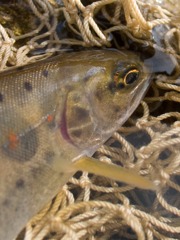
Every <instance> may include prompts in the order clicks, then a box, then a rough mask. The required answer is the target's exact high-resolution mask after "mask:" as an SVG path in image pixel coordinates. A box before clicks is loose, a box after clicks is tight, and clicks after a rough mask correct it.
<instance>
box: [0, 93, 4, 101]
mask: <svg viewBox="0 0 180 240" xmlns="http://www.w3.org/2000/svg"><path fill="white" fill-rule="evenodd" d="M3 100H4V96H3V94H2V93H0V102H3Z"/></svg>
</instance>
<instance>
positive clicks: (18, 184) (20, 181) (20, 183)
mask: <svg viewBox="0 0 180 240" xmlns="http://www.w3.org/2000/svg"><path fill="white" fill-rule="evenodd" d="M24 186H25V183H24V180H23V179H22V178H20V179H18V180H17V181H16V188H19V189H22V188H24Z"/></svg>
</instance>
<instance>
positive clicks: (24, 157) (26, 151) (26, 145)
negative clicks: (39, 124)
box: [3, 129, 38, 162]
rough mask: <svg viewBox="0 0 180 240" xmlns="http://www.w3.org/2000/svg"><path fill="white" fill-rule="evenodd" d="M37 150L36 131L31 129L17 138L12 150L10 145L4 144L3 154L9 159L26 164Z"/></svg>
mask: <svg viewBox="0 0 180 240" xmlns="http://www.w3.org/2000/svg"><path fill="white" fill-rule="evenodd" d="M37 148H38V137H37V134H36V130H34V129H33V130H30V131H29V132H27V133H25V134H24V135H23V136H20V137H19V138H18V143H17V146H15V147H13V148H12V147H11V143H9V142H7V143H6V144H4V145H3V152H4V153H5V154H6V155H8V156H9V157H10V158H11V159H14V160H18V161H19V162H27V161H30V160H31V158H32V157H33V156H34V155H35V153H36V151H37Z"/></svg>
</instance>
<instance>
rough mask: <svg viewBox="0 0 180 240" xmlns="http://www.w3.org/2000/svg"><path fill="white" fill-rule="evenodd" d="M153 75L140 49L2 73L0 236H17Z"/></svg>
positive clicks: (64, 58)
mask: <svg viewBox="0 0 180 240" xmlns="http://www.w3.org/2000/svg"><path fill="white" fill-rule="evenodd" d="M149 79H150V74H149V72H148V70H147V69H146V68H145V67H144V65H143V63H142V62H141V61H140V59H139V57H138V56H137V55H136V54H133V53H131V52H126V51H123V52H119V51H115V50H94V51H84V52H78V53H62V54H61V55H59V56H56V57H54V58H52V59H48V60H45V61H42V62H37V63H35V64H31V65H28V66H24V67H19V68H15V69H13V70H9V71H5V72H2V73H1V74H0V136H1V137H0V171H1V174H0V226H1V227H0V239H1V240H3V239H6V240H11V239H13V238H15V237H16V235H17V234H18V233H19V231H20V230H21V229H22V228H23V227H24V225H25V224H26V222H27V221H28V220H29V219H30V218H31V217H32V216H33V215H34V214H36V213H37V212H38V211H39V210H40V209H41V208H42V207H43V206H44V205H45V204H46V203H47V202H48V201H49V200H50V199H52V197H53V196H54V195H55V194H56V193H57V192H58V190H59V189H60V188H61V187H62V186H63V185H64V184H65V183H66V182H67V181H68V179H69V178H70V177H71V176H72V175H73V174H74V173H75V171H76V170H75V168H73V164H74V162H76V161H78V160H77V159H79V158H80V157H82V156H92V154H93V153H94V152H95V151H96V149H97V148H98V147H99V146H100V145H101V144H102V143H103V142H104V141H106V140H107V139H108V138H109V137H110V136H111V135H112V133H113V132H114V131H115V130H117V129H118V128H119V127H120V126H121V125H122V123H123V122H124V121H125V120H126V119H127V118H128V117H129V116H130V115H131V113H132V112H133V111H134V110H135V108H136V107H137V105H138V104H139V102H140V100H141V98H142V96H143V95H144V93H145V91H146V89H147V87H148V85H149V83H150V80H149Z"/></svg>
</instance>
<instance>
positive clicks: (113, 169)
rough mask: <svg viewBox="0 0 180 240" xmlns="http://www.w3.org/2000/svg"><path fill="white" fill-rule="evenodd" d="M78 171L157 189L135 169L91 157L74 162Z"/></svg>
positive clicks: (74, 166)
mask: <svg viewBox="0 0 180 240" xmlns="http://www.w3.org/2000/svg"><path fill="white" fill-rule="evenodd" d="M73 168H75V169H76V171H86V172H90V173H94V174H97V175H100V176H103V177H108V178H111V179H113V180H116V181H121V182H124V183H127V184H130V185H133V186H135V187H139V188H142V189H150V190H155V189H156V186H155V185H154V184H153V182H151V181H150V180H148V179H147V178H145V177H142V176H140V175H138V174H137V173H135V172H134V171H133V170H129V169H125V168H122V167H120V166H117V165H113V164H108V163H104V162H101V161H98V160H96V159H94V158H91V157H82V158H80V159H79V160H77V161H76V162H74V164H73Z"/></svg>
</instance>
